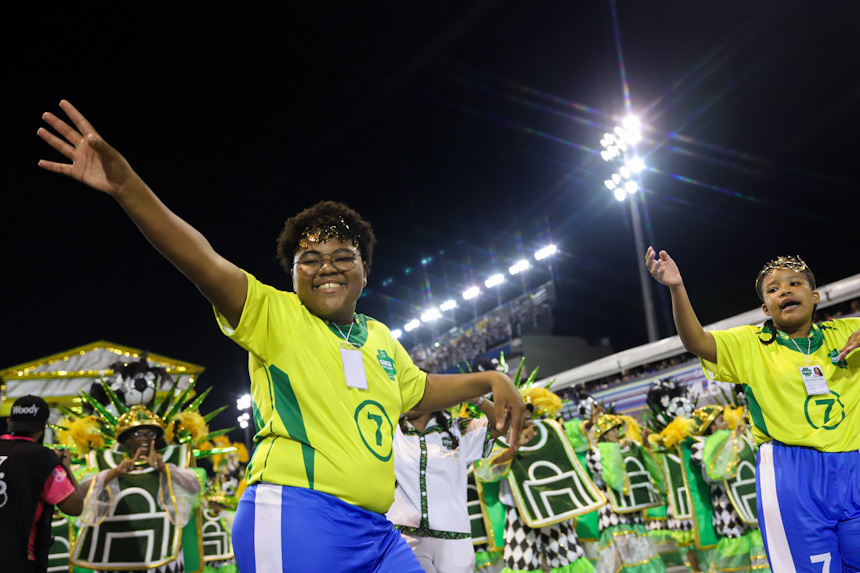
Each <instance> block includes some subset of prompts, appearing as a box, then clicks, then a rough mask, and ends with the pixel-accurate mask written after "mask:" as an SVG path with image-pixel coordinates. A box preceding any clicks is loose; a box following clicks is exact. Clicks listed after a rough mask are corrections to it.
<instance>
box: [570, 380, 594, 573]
mask: <svg viewBox="0 0 860 573" xmlns="http://www.w3.org/2000/svg"><path fill="white" fill-rule="evenodd" d="M571 401H573V402H576V403H577V410H578V412H579V416H580V417H575V418H572V419H570V420H567V421H566V422H564V424H562V426H563V427H564V433H565V435H566V436H567V441H568V442H570V447H571V448H573V451H574V452H576V458H577V459H578V460H579V463H580V465H581V466H582V467H588V460H587V455H588V450H589V448H590V447H591V441H590V440H591V439H592V438H593V434H594V432H593V428H592V427H591V426H592V424H591V411H592V406H593V404H594V398H592V397H591V396H589V395H587V394H585V393H584V392H582V391H581V390H580V389H579V388H578V387H577V389H576V392H575V393H574V397H573V399H572V400H571ZM586 420H587V421H586ZM589 430H591V432H589ZM599 522H600V518H599V513H598V512H597V511H591V512H589V513H583V514H582V515H577V516H576V517H575V518H574V523H575V524H576V536H577V538H579V544H580V545H582V549H583V550H584V551H585V556H586V557H587V558H588V560H589V561H591V564H592V565H594V564H595V563H597V556H598V542H599V540H600V523H599Z"/></svg>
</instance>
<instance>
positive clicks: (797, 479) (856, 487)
mask: <svg viewBox="0 0 860 573" xmlns="http://www.w3.org/2000/svg"><path fill="white" fill-rule="evenodd" d="M756 469H757V472H756V494H757V495H758V523H759V527H760V528H761V533H762V538H763V539H764V544H765V549H766V550H767V556H768V559H769V560H770V566H771V570H772V571H774V573H776V572H779V573H782V572H783V571H785V572H794V571H798V572H801V571H802V572H807V571H808V572H810V573H837V572H841V571H860V452H857V451H854V452H819V451H818V450H815V449H813V448H805V447H800V446H787V445H785V444H781V443H779V442H769V443H767V444H762V446H761V447H760V448H759V451H758V463H757V468H756Z"/></svg>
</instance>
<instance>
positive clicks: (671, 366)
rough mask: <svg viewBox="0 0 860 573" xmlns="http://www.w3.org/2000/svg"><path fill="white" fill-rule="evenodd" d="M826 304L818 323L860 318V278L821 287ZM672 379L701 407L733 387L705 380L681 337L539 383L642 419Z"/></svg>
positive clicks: (747, 320) (752, 314)
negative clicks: (656, 388) (577, 390)
mask: <svg viewBox="0 0 860 573" xmlns="http://www.w3.org/2000/svg"><path fill="white" fill-rule="evenodd" d="M817 290H818V292H819V293H820V295H821V302H820V303H819V304H818V309H817V310H816V313H815V317H814V319H815V321H816V322H820V321H821V320H826V319H831V318H839V317H843V316H860V274H857V275H854V276H851V277H848V278H846V279H842V280H841V281H837V282H835V283H831V284H829V285H826V286H823V287H819V288H818V289H817ZM764 321H765V315H764V313H763V312H762V309H761V307H757V308H755V309H752V310H749V311H747V312H744V313H741V314H738V315H736V316H733V317H730V318H727V319H724V320H721V321H719V322H715V323H713V324H709V325H706V326H705V329H707V330H723V329H727V328H733V327H736V326H742V325H744V324H761V323H763V322H764ZM667 377H672V378H675V379H676V380H678V381H679V382H683V383H685V384H687V385H688V386H689V390H690V394H691V395H694V396H698V397H699V405H704V404H708V403H713V402H714V401H719V400H722V397H721V393H722V394H725V395H729V394H730V393H731V392H732V388H731V385H729V384H725V383H722V382H713V381H711V380H708V379H707V378H706V377H705V374H704V372H703V371H702V368H701V366H700V365H699V361H698V359H697V358H695V357H694V356H693V355H691V354H690V353H688V352H686V350H685V349H684V346H683V345H682V344H681V340H680V338H679V337H678V336H672V337H669V338H664V339H663V340H658V341H656V342H652V343H649V344H644V345H642V346H637V347H635V348H629V349H627V350H624V351H622V352H617V353H615V354H612V355H609V356H605V357H603V358H600V359H598V360H594V361H592V362H589V363H587V364H583V365H581V366H577V367H575V368H571V369H569V370H566V371H564V372H560V373H558V374H556V375H553V376H551V377H548V378H544V379H542V380H540V381H538V382H537V384H538V385H544V386H545V385H547V384H550V383H552V390H553V391H555V392H556V393H558V394H560V395H562V396H565V395H567V394H569V393H570V392H571V390H572V388H573V387H574V386H582V387H583V389H584V390H585V391H586V392H588V393H589V394H591V395H592V396H593V397H594V398H595V399H596V400H597V401H598V402H601V403H603V404H607V405H608V404H614V405H615V410H616V411H617V412H618V413H621V414H630V415H637V414H638V413H641V412H642V411H643V410H644V409H645V408H646V406H645V394H646V392H647V391H648V387H649V386H650V385H651V383H652V382H654V381H656V380H659V379H660V378H667ZM573 407H574V405H573V404H566V405H565V409H563V410H562V414H563V415H564V416H565V417H571V415H572V411H571V409H572V408H573Z"/></svg>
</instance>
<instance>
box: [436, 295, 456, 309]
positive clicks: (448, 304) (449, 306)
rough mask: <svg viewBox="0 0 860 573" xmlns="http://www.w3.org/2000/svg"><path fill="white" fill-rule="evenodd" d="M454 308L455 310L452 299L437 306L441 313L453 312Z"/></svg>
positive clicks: (454, 301)
mask: <svg viewBox="0 0 860 573" xmlns="http://www.w3.org/2000/svg"><path fill="white" fill-rule="evenodd" d="M455 308H457V301H456V300H454V299H453V298H452V299H450V300H446V301H445V302H443V303H442V304H441V305H439V310H441V311H442V312H448V311H449V310H454V309H455Z"/></svg>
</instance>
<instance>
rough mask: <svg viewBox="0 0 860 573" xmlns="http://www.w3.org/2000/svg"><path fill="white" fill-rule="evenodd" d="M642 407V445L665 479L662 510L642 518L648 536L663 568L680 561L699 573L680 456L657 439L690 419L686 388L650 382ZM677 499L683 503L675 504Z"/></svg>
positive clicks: (663, 381) (691, 407)
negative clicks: (645, 427) (645, 424)
mask: <svg viewBox="0 0 860 573" xmlns="http://www.w3.org/2000/svg"><path fill="white" fill-rule="evenodd" d="M645 403H646V404H647V406H648V409H649V414H650V415H649V416H648V417H647V419H648V431H649V436H648V438H647V439H646V440H645V442H644V444H643V445H644V446H645V447H646V448H649V449H650V450H651V451H652V453H653V454H654V456H655V457H656V459H657V461H658V463H659V465H660V468H661V469H662V471H663V475H664V477H665V478H666V489H665V490H664V491H662V492H661V493H662V494H664V497H665V498H666V503H665V504H664V506H663V507H662V508H652V509H649V510H648V511H647V513H646V515H645V521H646V527H647V528H648V535H650V536H651V538H652V540H653V541H654V544H655V546H656V547H657V550H658V551H659V552H660V556H661V557H663V561H664V562H665V563H666V565H667V566H669V565H676V564H678V562H677V561H678V560H679V559H680V561H681V562H682V563H683V564H684V565H686V566H687V567H689V568H690V570H691V571H693V572H694V573H700V572H701V571H702V567H701V565H700V563H699V561H700V557H701V561H702V563H703V564H704V565H705V566H707V559H706V556H705V555H700V550H699V549H697V548H696V543H695V539H696V536H695V531H694V526H693V519H692V513H690V512H691V504H690V503H689V502H688V500H689V495H688V491H689V490H688V488H687V486H686V485H685V483H684V479H683V475H684V473H685V472H684V469H683V468H684V466H683V456H680V457H679V456H678V455H677V452H676V451H675V450H674V448H673V447H668V448H667V447H666V446H665V444H664V436H662V435H661V432H663V431H665V429H666V427H667V426H669V424H671V423H672V421H673V420H675V419H676V418H678V417H683V418H687V417H689V416H691V415H692V414H693V410H694V409H695V406H694V405H693V403H692V402H691V401H690V399H689V398H688V397H687V386H686V385H685V384H679V383H678V382H676V381H675V380H673V379H671V378H664V379H661V380H657V381H655V382H653V383H652V384H651V386H650V387H649V388H648V395H647V397H646V400H645ZM643 437H644V436H643ZM683 437H686V436H683ZM683 437H682V438H683ZM682 438H680V439H682ZM675 443H677V441H676V442H672V446H674V445H675ZM673 478H674V479H673ZM679 499H682V500H683V503H678V500H679ZM657 516H660V518H658V517H657Z"/></svg>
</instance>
